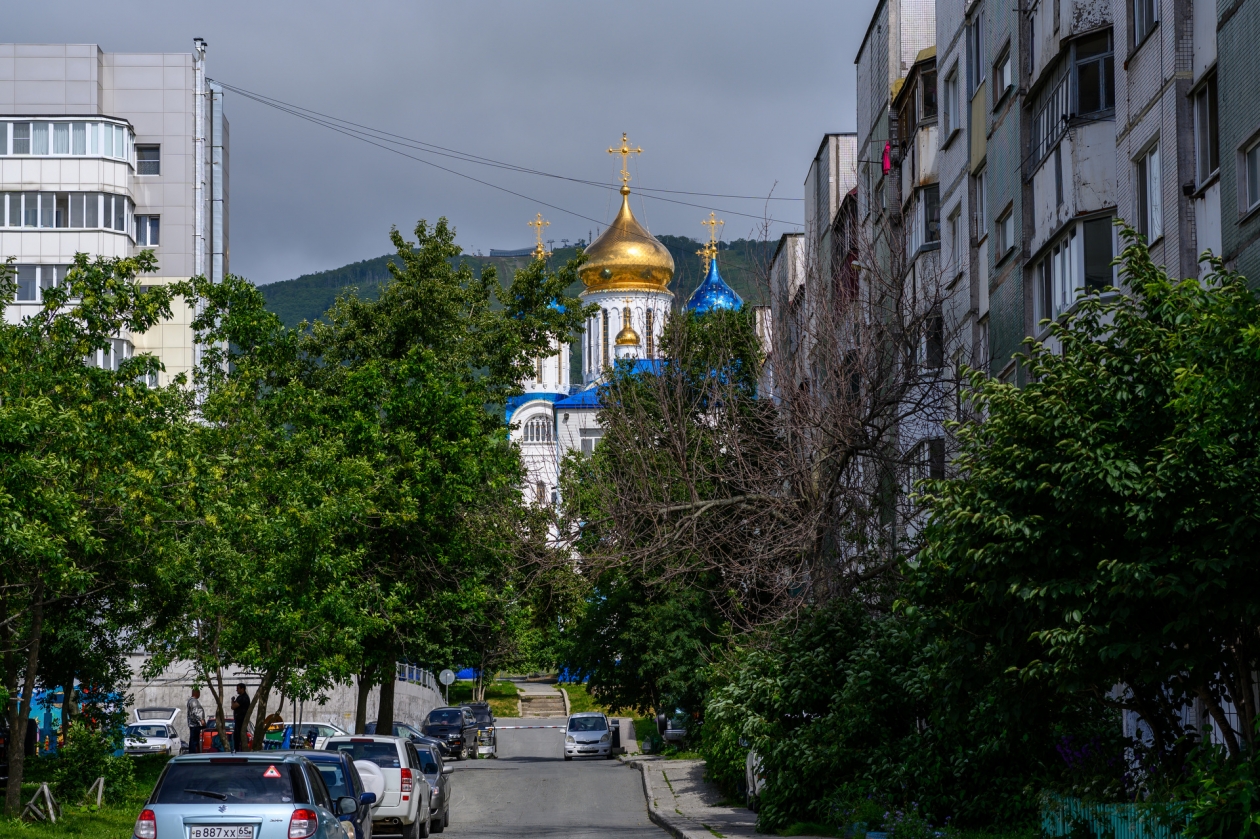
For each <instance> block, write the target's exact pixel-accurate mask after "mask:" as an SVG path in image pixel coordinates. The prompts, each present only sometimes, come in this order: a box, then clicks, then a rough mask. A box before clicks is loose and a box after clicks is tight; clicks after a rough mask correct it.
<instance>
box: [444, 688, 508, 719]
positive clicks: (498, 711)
mask: <svg viewBox="0 0 1260 839" xmlns="http://www.w3.org/2000/svg"><path fill="white" fill-rule="evenodd" d="M473 687H474V683H473V682H470V681H469V682H455V683H454V684H453V685H451V704H452V705H459V704H460V703H461V702H472V695H473ZM518 696H519V694H518V693H517V690H516V685H514V684H512V683H511V682H505V681H498V682H491V683H490V684H488V685H486V701H487V702H489V703H490V712H491V713H492V714H494V715H495V716H496V717H519V716H520V714H519V713H518V712H517V709H516V700H517V697H518Z"/></svg>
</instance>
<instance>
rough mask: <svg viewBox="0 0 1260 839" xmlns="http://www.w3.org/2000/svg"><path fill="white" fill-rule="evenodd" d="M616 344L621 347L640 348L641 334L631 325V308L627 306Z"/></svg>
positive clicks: (622, 314)
mask: <svg viewBox="0 0 1260 839" xmlns="http://www.w3.org/2000/svg"><path fill="white" fill-rule="evenodd" d="M616 343H617V346H619V347H637V346H639V333H637V332H635V331H634V327H633V326H631V325H630V307H629V306H627V307H626V308H625V309H624V310H623V311H622V313H621V331H620V332H618V333H617V341H616Z"/></svg>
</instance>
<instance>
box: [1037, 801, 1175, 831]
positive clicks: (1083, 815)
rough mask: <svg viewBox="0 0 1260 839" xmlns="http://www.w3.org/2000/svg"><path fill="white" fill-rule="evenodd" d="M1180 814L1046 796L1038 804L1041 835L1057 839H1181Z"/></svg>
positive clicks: (1159, 808) (1158, 807)
mask: <svg viewBox="0 0 1260 839" xmlns="http://www.w3.org/2000/svg"><path fill="white" fill-rule="evenodd" d="M1179 814H1180V812H1179V810H1177V809H1176V808H1174V807H1169V806H1161V805H1152V804H1093V803H1089V802H1085V801H1081V800H1080V799H1079V798H1064V797H1061V796H1054V795H1046V796H1044V797H1043V798H1042V802H1041V833H1042V835H1043V836H1045V837H1049V839H1058V837H1061V836H1062V837H1073V839H1075V837H1081V836H1089V837H1091V839H1092V837H1098V839H1104V838H1105V839H1180V837H1181V836H1182V835H1183V834H1182V833H1181V830H1180V829H1179V828H1175V827H1172V826H1171V825H1170V823H1172V822H1176V821H1178V816H1179Z"/></svg>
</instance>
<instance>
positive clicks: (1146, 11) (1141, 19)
mask: <svg viewBox="0 0 1260 839" xmlns="http://www.w3.org/2000/svg"><path fill="white" fill-rule="evenodd" d="M1132 3H1133V7H1132V8H1133V14H1132V15H1131V16H1130V20H1132V21H1133V48H1134V49H1137V47H1138V45H1139V44H1141V43H1142V41H1144V40H1146V36H1147V35H1149V34H1151V30H1152V29H1154V28H1155V24H1156V23H1157V22H1158V17H1157V14H1158V11H1157V10H1158V9H1159V4H1158V3H1157V2H1156V1H1155V0H1132Z"/></svg>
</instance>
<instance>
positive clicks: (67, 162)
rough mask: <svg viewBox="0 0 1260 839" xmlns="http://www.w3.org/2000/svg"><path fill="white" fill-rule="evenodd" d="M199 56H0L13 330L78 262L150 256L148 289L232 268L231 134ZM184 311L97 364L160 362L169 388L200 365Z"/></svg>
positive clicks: (39, 47)
mask: <svg viewBox="0 0 1260 839" xmlns="http://www.w3.org/2000/svg"><path fill="white" fill-rule="evenodd" d="M205 47H206V45H205V42H204V41H202V40H201V39H196V40H195V41H194V49H193V51H192V52H190V53H109V52H104V51H103V50H101V48H100V47H98V46H97V45H95V44H0V258H7V257H13V258H14V261H15V262H16V264H17V269H18V292H17V298H16V300H15V301H14V303H13V304H12V305H10V306H9V307H8V308H7V311H6V312H5V317H6V318H8V319H9V321H10V322H15V321H16V320H18V319H20V318H22V317H24V316H25V315H27V314H30V313H31V312H33V311H35V309H36V307H38V306H39V305H40V301H41V297H42V293H43V289H45V288H49V287H52V286H55V285H56V284H57V283H59V282H61V281H62V279H64V277H65V273H66V270H67V268H68V266H69V265H70V264H71V262H72V261H73V260H74V256H75V254H76V253H86V254H88V255H89V256H90V257H96V256H104V257H125V256H132V255H135V254H137V253H139V252H140V251H141V250H144V249H151V250H153V251H154V253H155V254H156V256H157V258H158V266H159V267H158V271H157V272H156V274H155V275H153V276H149V277H145V278H144V279H143V283H144V284H146V285H158V284H166V283H171V282H174V281H177V280H184V279H188V278H189V277H193V276H196V275H205V276H207V277H209V278H210V279H212V280H216V281H217V280H220V279H222V278H223V276H224V274H225V273H226V272H227V270H228V124H227V119H226V117H225V116H224V115H223V93H222V91H221V90H219V89H218V88H217V86H215V85H214V84H213V83H211V82H209V81H208V80H207V79H206V73H205ZM192 317H193V312H192V311H191V310H190V309H189V307H188V306H187V305H185V304H184V303H183V302H182V301H176V303H175V305H174V306H173V316H172V318H171V319H170V320H169V321H167V322H164V323H162V324H160V325H158V326H156V327H154V328H153V329H151V330H149V331H148V332H146V333H144V334H142V335H120V336H118V339H117V340H116V341H115V342H114V347H113V348H112V349H111V350H110V351H109V352H108V353H101V354H99V356H98V358H97V359H96V362H97V363H98V364H101V365H104V366H113V365H116V364H117V363H118V362H119V361H120V360H121V359H123V358H126V357H129V356H130V355H131V354H132V353H134V352H141V353H144V352H148V353H152V354H154V355H156V356H157V357H158V358H159V359H160V360H161V361H162V363H163V364H164V365H165V368H166V369H165V372H164V373H163V374H161V377H160V378H159V383H160V384H167V383H168V382H169V381H170V380H171V379H172V378H173V377H175V376H177V375H178V374H180V373H185V374H189V373H190V372H191V370H192V368H193V366H194V365H195V364H196V361H197V359H196V352H197V350H196V347H195V346H194V341H193V334H192V329H191V321H192Z"/></svg>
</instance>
